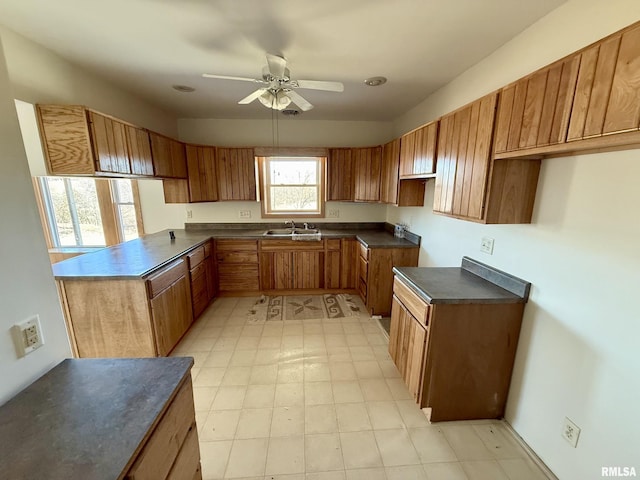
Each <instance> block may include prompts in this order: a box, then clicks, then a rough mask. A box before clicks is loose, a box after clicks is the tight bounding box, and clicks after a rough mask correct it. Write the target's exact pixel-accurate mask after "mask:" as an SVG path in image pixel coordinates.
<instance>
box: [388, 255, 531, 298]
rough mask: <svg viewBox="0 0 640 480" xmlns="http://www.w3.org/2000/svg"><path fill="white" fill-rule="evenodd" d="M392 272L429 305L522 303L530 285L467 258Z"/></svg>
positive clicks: (397, 269)
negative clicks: (456, 264)
mask: <svg viewBox="0 0 640 480" xmlns="http://www.w3.org/2000/svg"><path fill="white" fill-rule="evenodd" d="M393 272H394V273H395V274H396V276H398V277H399V278H401V279H402V280H404V282H405V283H406V284H407V285H408V286H409V287H410V288H411V289H412V290H413V291H414V292H415V293H416V294H417V295H418V296H420V297H421V298H422V299H424V300H425V301H426V302H428V303H431V304H437V303H449V304H452V303H456V304H463V303H525V302H526V301H527V300H528V297H529V290H530V287H531V284H530V283H529V282H526V281H525V280H522V279H519V278H517V277H514V276H512V275H509V274H508V273H505V272H502V271H500V270H497V269H495V268H493V267H491V266H489V265H485V264H482V263H480V262H477V261H476V260H473V259H470V258H468V257H464V258H463V260H462V266H460V267H447V268H434V267H400V268H394V269H393Z"/></svg>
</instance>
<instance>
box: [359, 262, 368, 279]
mask: <svg viewBox="0 0 640 480" xmlns="http://www.w3.org/2000/svg"><path fill="white" fill-rule="evenodd" d="M358 265H359V268H358V272H359V275H360V280H362V281H363V282H365V283H367V273H368V271H369V262H367V261H366V260H365V259H363V258H362V257H360V258H359V260H358Z"/></svg>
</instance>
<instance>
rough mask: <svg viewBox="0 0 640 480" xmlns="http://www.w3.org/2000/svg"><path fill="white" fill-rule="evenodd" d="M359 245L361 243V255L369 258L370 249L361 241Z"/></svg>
mask: <svg viewBox="0 0 640 480" xmlns="http://www.w3.org/2000/svg"><path fill="white" fill-rule="evenodd" d="M358 245H360V256H361V257H362V258H364V259H365V260H369V249H368V248H367V247H365V246H364V245H363V244H361V243H358Z"/></svg>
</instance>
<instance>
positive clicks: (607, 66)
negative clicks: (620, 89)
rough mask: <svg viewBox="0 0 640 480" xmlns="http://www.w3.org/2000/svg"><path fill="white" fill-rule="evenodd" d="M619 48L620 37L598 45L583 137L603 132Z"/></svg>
mask: <svg viewBox="0 0 640 480" xmlns="http://www.w3.org/2000/svg"><path fill="white" fill-rule="evenodd" d="M619 49H620V37H614V38H612V39H610V40H608V41H606V42H604V43H602V44H601V45H600V49H599V51H598V61H597V63H596V68H595V73H594V78H593V85H592V88H591V95H590V97H589V108H588V110H587V116H586V119H585V124H584V131H583V132H582V136H583V138H586V137H593V136H599V135H602V133H603V128H604V122H605V115H606V114H607V106H608V103H609V98H610V95H611V93H612V91H611V87H612V84H613V77H614V72H615V68H616V59H617V58H618V50H619Z"/></svg>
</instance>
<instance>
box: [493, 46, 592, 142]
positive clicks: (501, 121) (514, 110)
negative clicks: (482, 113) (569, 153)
mask: <svg viewBox="0 0 640 480" xmlns="http://www.w3.org/2000/svg"><path fill="white" fill-rule="evenodd" d="M579 65H580V56H579V55H576V56H573V57H570V58H568V59H565V60H562V61H560V62H556V63H554V64H553V65H551V66H549V67H547V68H543V69H542V70H538V71H537V72H535V73H534V74H532V75H529V76H528V77H525V78H523V79H521V80H518V81H517V82H515V83H513V84H511V85H508V86H507V87H505V88H503V89H502V90H501V92H500V102H499V105H498V119H497V123H496V133H495V152H496V153H502V152H512V151H515V150H521V149H526V148H533V147H542V146H546V145H555V144H558V143H563V142H565V141H566V138H567V128H568V126H569V115H570V114H571V105H572V102H573V94H574V90H575V85H576V78H577V77H578V68H579Z"/></svg>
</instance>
